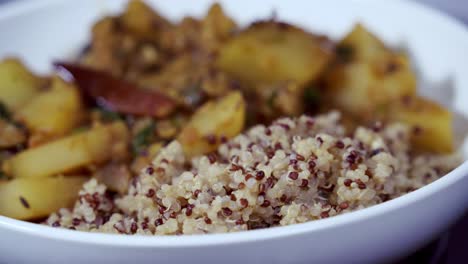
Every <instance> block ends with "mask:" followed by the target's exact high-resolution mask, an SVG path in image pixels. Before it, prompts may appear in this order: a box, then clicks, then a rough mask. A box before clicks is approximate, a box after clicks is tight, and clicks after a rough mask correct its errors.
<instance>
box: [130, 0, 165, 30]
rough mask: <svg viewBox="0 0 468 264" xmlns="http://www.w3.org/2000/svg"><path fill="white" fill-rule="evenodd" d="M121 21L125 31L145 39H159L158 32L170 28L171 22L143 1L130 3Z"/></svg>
mask: <svg viewBox="0 0 468 264" xmlns="http://www.w3.org/2000/svg"><path fill="white" fill-rule="evenodd" d="M121 20H122V24H123V26H124V27H125V29H127V30H129V31H130V32H132V33H134V34H136V35H138V36H140V37H143V38H154V39H157V37H158V34H157V33H158V30H160V29H163V28H164V27H168V26H170V23H169V21H167V20H166V19H164V18H163V17H161V16H160V15H159V14H157V13H156V11H155V10H154V9H152V8H151V7H150V6H148V5H147V4H145V3H144V2H143V1H141V0H132V1H130V2H129V3H128V5H127V8H126V9H125V11H124V13H123V14H122V16H121Z"/></svg>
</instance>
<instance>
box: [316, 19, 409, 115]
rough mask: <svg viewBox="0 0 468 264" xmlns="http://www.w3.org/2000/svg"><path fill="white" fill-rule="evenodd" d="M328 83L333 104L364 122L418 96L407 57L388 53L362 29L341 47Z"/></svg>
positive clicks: (329, 98) (327, 92)
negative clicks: (390, 105) (395, 101)
mask: <svg viewBox="0 0 468 264" xmlns="http://www.w3.org/2000/svg"><path fill="white" fill-rule="evenodd" d="M325 83H326V87H327V90H326V97H327V99H328V100H329V101H330V102H331V104H332V105H334V106H336V107H338V108H340V109H342V110H343V111H344V112H348V113H351V114H353V115H355V116H358V117H360V118H369V117H371V116H372V115H373V114H374V113H375V112H378V111H380V110H382V108H385V107H387V104H389V103H390V102H392V101H394V100H396V99H398V98H401V97H404V96H412V95H414V94H416V77H415V74H414V72H413V71H412V70H411V67H410V64H409V61H408V58H407V57H406V55H404V54H400V53H397V52H393V51H391V50H390V49H387V48H386V47H385V46H384V45H383V44H382V42H381V41H380V40H378V39H377V37H375V36H374V35H372V34H371V33H370V32H368V31H366V30H365V29H364V28H363V27H362V26H361V25H358V26H356V28H355V29H354V30H353V31H352V32H351V33H350V34H349V35H348V36H347V37H346V38H345V39H344V40H343V41H342V42H341V43H340V44H339V45H338V48H337V61H336V62H335V63H334V64H333V65H332V67H331V69H330V70H329V71H328V72H327V74H326V76H325Z"/></svg>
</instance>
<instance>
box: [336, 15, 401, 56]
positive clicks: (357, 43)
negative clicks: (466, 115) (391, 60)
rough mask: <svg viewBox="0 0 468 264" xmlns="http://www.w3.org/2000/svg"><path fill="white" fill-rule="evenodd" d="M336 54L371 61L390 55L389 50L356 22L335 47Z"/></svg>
mask: <svg viewBox="0 0 468 264" xmlns="http://www.w3.org/2000/svg"><path fill="white" fill-rule="evenodd" d="M337 49H338V56H344V57H345V58H341V59H345V60H352V61H361V62H369V63H371V62H373V61H375V60H379V59H381V58H383V57H387V56H391V53H392V52H391V51H390V50H388V49H387V47H385V45H384V43H383V42H382V41H381V40H380V39H378V38H377V37H376V36H375V35H373V34H372V33H371V32H369V31H368V30H367V29H366V28H364V26H363V25H361V24H357V25H356V26H355V27H354V29H353V30H352V31H351V32H350V33H349V34H348V35H347V36H346V37H345V38H344V39H343V40H342V41H341V42H340V44H339V45H338V47H337Z"/></svg>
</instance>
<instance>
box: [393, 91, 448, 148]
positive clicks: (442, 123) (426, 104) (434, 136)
mask: <svg viewBox="0 0 468 264" xmlns="http://www.w3.org/2000/svg"><path fill="white" fill-rule="evenodd" d="M388 115H389V119H390V120H393V121H399V122H403V123H406V124H408V125H410V126H411V127H412V129H413V136H412V142H413V144H414V146H415V147H416V149H418V150H421V151H429V152H438V153H449V152H452V151H453V147H454V138H453V116H452V113H451V112H450V111H448V110H447V109H445V108H444V107H442V106H441V105H439V104H437V103H435V102H433V101H431V100H429V99H425V98H422V97H408V98H404V99H403V100H400V101H399V102H398V103H395V104H393V105H392V108H391V110H390V111H389V113H388Z"/></svg>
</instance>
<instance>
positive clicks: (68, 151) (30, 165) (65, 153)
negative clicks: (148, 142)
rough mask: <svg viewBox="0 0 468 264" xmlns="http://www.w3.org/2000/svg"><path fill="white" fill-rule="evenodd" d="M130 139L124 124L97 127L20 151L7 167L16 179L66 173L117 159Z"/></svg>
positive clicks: (5, 167)
mask: <svg viewBox="0 0 468 264" xmlns="http://www.w3.org/2000/svg"><path fill="white" fill-rule="evenodd" d="M128 140H129V133H128V130H127V127H126V126H125V125H124V124H123V123H120V122H116V123H113V124H111V125H108V126H96V127H94V128H92V129H90V130H88V131H84V132H80V133H76V134H74V135H70V136H67V137H64V138H61V139H59V140H55V141H52V142H49V143H46V144H44V145H41V146H39V147H35V148H30V149H27V150H25V151H23V152H20V153H19V154H17V155H15V156H13V157H12V158H11V159H9V160H6V161H5V162H4V170H5V172H6V173H7V174H9V175H11V176H13V177H15V178H40V177H46V176H50V175H55V174H59V173H64V172H67V171H71V170H73V169H76V168H80V167H83V166H86V165H92V164H98V163H102V162H105V161H107V160H109V159H111V158H114V153H116V151H121V149H122V148H124V147H126V146H127V144H128Z"/></svg>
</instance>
